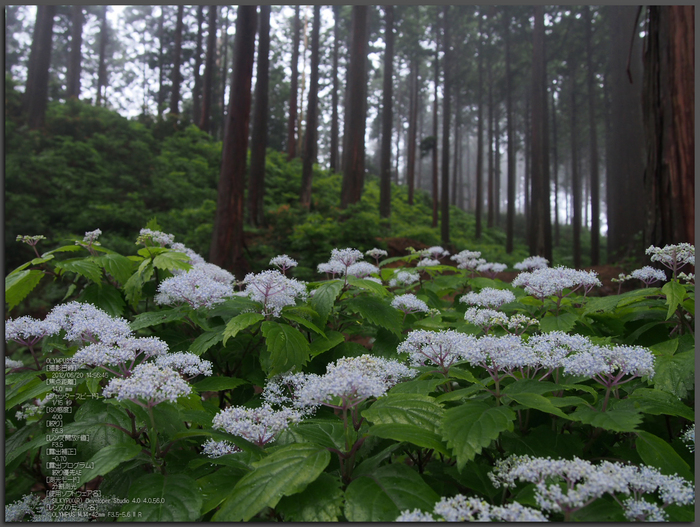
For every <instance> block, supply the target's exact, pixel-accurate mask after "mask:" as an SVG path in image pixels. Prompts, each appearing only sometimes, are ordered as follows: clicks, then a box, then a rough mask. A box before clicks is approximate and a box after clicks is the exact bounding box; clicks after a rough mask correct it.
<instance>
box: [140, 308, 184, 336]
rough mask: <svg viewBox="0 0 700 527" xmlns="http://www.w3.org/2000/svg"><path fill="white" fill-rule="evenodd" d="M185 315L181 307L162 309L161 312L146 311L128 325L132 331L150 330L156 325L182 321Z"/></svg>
mask: <svg viewBox="0 0 700 527" xmlns="http://www.w3.org/2000/svg"><path fill="white" fill-rule="evenodd" d="M186 315H187V313H186V312H185V309H184V308H182V307H174V308H172V309H163V310H162V311H148V312H146V313H141V314H140V315H137V316H136V317H135V318H134V320H133V321H132V322H131V323H130V324H129V327H130V328H131V330H132V331H138V330H139V329H143V328H150V327H151V326H156V325H158V324H165V323H167V322H173V321H175V320H182V319H184V318H185V316H186Z"/></svg>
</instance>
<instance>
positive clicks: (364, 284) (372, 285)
mask: <svg viewBox="0 0 700 527" xmlns="http://www.w3.org/2000/svg"><path fill="white" fill-rule="evenodd" d="M347 279H348V284H350V285H351V286H354V287H359V288H360V289H365V290H366V291H371V292H372V293H375V294H377V295H379V296H387V295H388V294H389V291H387V289H386V287H384V286H383V285H382V284H378V283H377V282H373V281H372V280H365V279H364V278H356V277H354V276H348V277H347Z"/></svg>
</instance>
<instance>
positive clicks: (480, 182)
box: [474, 12, 484, 240]
mask: <svg viewBox="0 0 700 527" xmlns="http://www.w3.org/2000/svg"><path fill="white" fill-rule="evenodd" d="M481 25H482V16H481V12H480V13H479V61H478V62H479V66H478V69H479V85H478V86H477V96H476V104H477V108H478V110H477V121H478V124H477V128H476V196H475V203H474V204H475V214H476V230H475V237H476V239H477V240H478V239H479V238H481V216H482V211H483V208H484V202H483V199H484V188H483V187H484V119H483V114H484V112H483V85H484V45H483V42H482V36H481Z"/></svg>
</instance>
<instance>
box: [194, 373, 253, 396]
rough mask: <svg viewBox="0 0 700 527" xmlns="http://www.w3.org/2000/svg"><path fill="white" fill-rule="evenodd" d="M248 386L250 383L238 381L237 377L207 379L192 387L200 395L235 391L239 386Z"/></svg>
mask: <svg viewBox="0 0 700 527" xmlns="http://www.w3.org/2000/svg"><path fill="white" fill-rule="evenodd" d="M244 384H248V381H245V380H243V379H236V378H235V377H207V378H206V379H202V380H201V381H199V382H197V383H195V384H193V385H192V387H193V388H194V389H195V390H197V391H198V392H199V393H202V392H219V391H222V390H233V389H234V388H238V387H239V386H243V385H244Z"/></svg>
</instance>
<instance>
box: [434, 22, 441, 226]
mask: <svg viewBox="0 0 700 527" xmlns="http://www.w3.org/2000/svg"><path fill="white" fill-rule="evenodd" d="M436 13H437V10H436ZM436 16H437V15H436ZM438 22H439V20H436V24H435V79H434V81H435V82H434V84H433V87H434V91H433V137H434V138H435V141H434V142H433V157H432V160H433V178H432V196H433V228H435V227H437V226H438V204H439V199H438V162H437V160H438V102H437V99H438V92H437V87H438V82H439V81H440V60H439V59H438V48H439V47H440V42H439V39H440V36H439V34H438Z"/></svg>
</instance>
